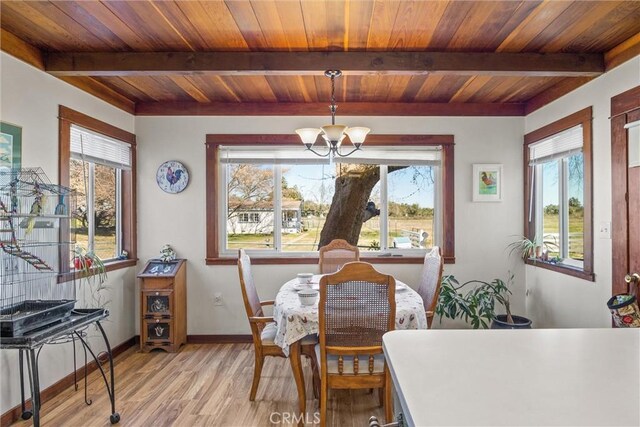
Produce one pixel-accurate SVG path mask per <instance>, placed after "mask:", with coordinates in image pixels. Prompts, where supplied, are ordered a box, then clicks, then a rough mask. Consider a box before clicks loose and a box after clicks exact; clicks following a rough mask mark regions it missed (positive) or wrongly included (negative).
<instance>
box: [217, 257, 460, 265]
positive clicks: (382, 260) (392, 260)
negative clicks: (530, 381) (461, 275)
mask: <svg viewBox="0 0 640 427" xmlns="http://www.w3.org/2000/svg"><path fill="white" fill-rule="evenodd" d="M360 261H364V262H368V263H371V264H422V263H423V262H424V257H415V256H392V257H390V256H384V257H381V256H374V257H361V258H360ZM205 262H206V265H236V264H237V263H238V258H236V257H224V258H206V259H205ZM455 262H456V259H455V257H445V258H444V263H445V264H455ZM251 263H252V264H254V265H260V264H263V265H271V264H273V265H275V264H318V257H317V256H316V257H252V258H251Z"/></svg>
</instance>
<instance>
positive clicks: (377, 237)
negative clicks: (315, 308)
mask: <svg viewBox="0 0 640 427" xmlns="http://www.w3.org/2000/svg"><path fill="white" fill-rule="evenodd" d="M208 137H216V138H221V139H222V141H221V142H220V143H216V144H208V147H207V149H208V157H207V166H208V172H207V173H208V174H210V175H209V176H208V185H211V186H215V191H214V192H211V191H209V190H208V191H207V193H208V194H209V195H210V196H211V195H216V194H219V195H220V196H219V197H217V198H215V199H214V198H213V197H209V199H208V202H207V208H208V219H209V221H208V225H209V226H211V225H212V224H211V221H215V227H216V229H217V230H218V232H215V233H213V235H212V233H211V229H209V232H208V257H207V258H208V262H209V263H225V261H228V260H229V259H232V257H233V256H235V255H236V254H237V250H238V249H239V248H244V249H248V250H251V251H252V255H253V256H255V257H257V258H259V257H263V258H276V257H287V258H296V257H298V258H309V257H314V256H317V250H318V247H319V246H320V245H322V244H326V243H327V239H328V240H331V238H330V236H331V235H332V234H333V233H332V231H333V230H334V229H337V228H339V229H340V233H341V234H340V235H339V236H336V235H334V236H333V237H334V238H337V237H343V236H344V235H345V233H347V234H348V233H352V234H351V236H352V238H353V239H357V244H358V246H359V248H360V250H361V254H362V256H363V257H367V256H370V257H380V259H385V258H386V260H389V262H392V261H391V260H393V259H398V258H401V259H402V261H404V262H407V260H409V259H411V260H412V261H409V262H414V261H415V262H417V261H419V262H422V257H423V256H424V252H425V250H426V249H427V248H429V247H431V246H433V245H439V246H442V247H443V249H444V247H445V246H447V245H449V246H448V247H449V248H450V252H449V253H448V254H447V253H445V257H447V256H448V262H452V261H453V257H452V251H453V245H452V242H453V238H452V235H453V229H452V228H453V227H452V225H453V224H452V221H451V220H449V221H446V220H445V216H447V217H448V218H453V214H452V209H453V200H452V198H453V194H452V192H453V185H452V176H453V174H449V175H448V176H446V177H445V174H444V171H445V166H444V164H445V159H447V160H448V162H450V163H452V160H453V159H452V152H453V144H452V143H451V142H452V141H451V142H450V139H451V140H452V138H450V139H449V137H442V140H443V143H440V144H438V143H437V141H435V142H434V143H432V144H413V145H412V146H393V147H390V146H382V145H380V144H375V143H373V144H372V143H371V142H370V141H367V142H368V145H367V147H365V149H363V150H362V151H361V152H358V153H356V154H354V155H352V156H349V157H347V158H336V159H333V160H329V159H328V158H321V157H317V156H315V155H313V154H312V153H310V152H305V151H304V149H303V147H301V146H300V144H299V142H297V141H295V140H293V139H290V141H291V143H287V142H288V140H287V137H288V135H287V136H281V135H274V136H272V138H273V139H274V144H273V145H271V144H269V145H265V144H259V143H258V142H259V139H262V140H264V137H265V136H260V137H259V138H257V140H253V139H252V138H253V136H250V135H243V136H242V137H244V138H245V141H243V143H237V142H236V141H237V140H238V136H233V138H230V139H229V140H228V141H230V142H228V143H227V144H225V143H224V139H226V138H225V135H219V136H218V135H215V136H213V135H210V136H208ZM384 137H387V139H389V137H391V136H387V135H385V136H384ZM280 138H281V139H280ZM234 139H235V141H234ZM275 141H278V142H279V144H278V143H275ZM292 143H293V144H295V145H294V146H293V147H292V146H291V145H292ZM445 153H446V154H445ZM445 181H446V183H447V185H443V184H444V183H445ZM449 187H451V189H450V192H451V194H450V196H449V197H446V195H445V194H444V193H445V192H446V190H445V188H446V189H449ZM209 188H210V187H209ZM336 191H337V192H338V194H336ZM449 198H450V199H451V200H450V201H449ZM445 200H447V201H448V202H445ZM445 205H446V206H445ZM447 209H449V210H450V211H451V214H445V212H446V210H447ZM212 210H215V212H212ZM218 213H220V214H218ZM213 217H215V219H214V218H213ZM276 219H278V220H276ZM445 224H446V225H445ZM210 228H211V227H210ZM445 228H446V230H445ZM445 235H448V236H451V237H450V238H449V240H448V241H446V239H445V238H444V236H445ZM323 241H324V243H323ZM386 260H385V261H386ZM274 262H276V261H274ZM398 262H401V261H400V260H398Z"/></svg>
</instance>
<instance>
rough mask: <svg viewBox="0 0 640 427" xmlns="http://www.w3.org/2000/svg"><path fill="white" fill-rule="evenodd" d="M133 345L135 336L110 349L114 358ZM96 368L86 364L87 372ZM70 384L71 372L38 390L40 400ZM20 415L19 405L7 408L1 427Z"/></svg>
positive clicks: (80, 373)
mask: <svg viewBox="0 0 640 427" xmlns="http://www.w3.org/2000/svg"><path fill="white" fill-rule="evenodd" d="M138 339H139V337H138ZM134 345H136V337H131V338H129V339H128V340H126V341H125V342H123V343H121V344H119V345H117V346H115V347H113V348H112V349H111V352H112V354H113V357H114V358H115V357H116V356H118V355H119V354H121V353H123V352H125V351H126V350H128V349H129V348H131V347H133V346H134ZM97 368H98V367H97V365H96V362H95V361H92V362H90V363H88V364H87V373H91V372H93V371H95V370H96V369H97ZM76 377H77V378H78V380H80V379H82V378H84V366H83V367H81V368H80V369H78V370H77V371H76ZM72 385H73V372H72V373H70V374H69V375H67V376H66V377H64V378H62V379H61V380H60V381H58V382H56V383H54V384H52V385H51V386H49V387H47V388H46V389H44V390H42V391H40V400H41V402H42V404H44V403H45V402H47V401H48V400H51V399H52V398H53V397H54V396H56V395H57V394H59V393H61V392H62V391H64V390H66V389H67V388H68V387H71V386H72ZM25 387H27V389H26V390H25V393H26V394H29V389H28V384H25ZM27 407H28V408H31V399H27ZM21 415H22V407H21V405H17V406H15V407H13V408H11V409H9V410H8V411H7V412H5V413H4V414H2V417H0V426H2V427H5V426H9V425H10V424H11V423H13V422H15V421H17V420H19V419H20V416H21Z"/></svg>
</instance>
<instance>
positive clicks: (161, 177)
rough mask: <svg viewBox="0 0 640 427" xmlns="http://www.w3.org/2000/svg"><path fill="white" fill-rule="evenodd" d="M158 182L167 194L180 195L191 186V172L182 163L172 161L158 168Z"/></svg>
mask: <svg viewBox="0 0 640 427" xmlns="http://www.w3.org/2000/svg"><path fill="white" fill-rule="evenodd" d="M156 182H157V183H158V187H160V188H161V189H162V190H163V191H165V192H167V193H179V192H181V191H182V190H184V189H185V188H187V184H189V172H188V171H187V168H186V167H185V166H184V165H183V164H182V163H180V162H178V161H175V160H170V161H168V162H164V163H163V164H161V165H160V167H159V168H158V173H156Z"/></svg>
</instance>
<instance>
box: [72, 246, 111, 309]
mask: <svg viewBox="0 0 640 427" xmlns="http://www.w3.org/2000/svg"><path fill="white" fill-rule="evenodd" d="M73 267H74V269H75V270H76V272H79V273H80V279H81V281H82V279H85V281H86V286H82V287H81V289H82V294H83V295H84V296H85V298H84V300H85V302H87V303H88V302H89V299H88V298H87V296H90V298H91V301H92V303H93V305H94V306H96V307H101V308H104V307H105V306H106V305H107V303H108V301H105V300H104V298H103V292H105V291H106V290H107V286H105V285H104V283H105V282H106V280H107V269H106V267H105V265H104V262H103V261H102V259H100V257H99V256H98V255H96V254H95V253H94V252H91V251H88V250H87V249H85V248H84V247H82V246H80V245H76V247H75V249H74V251H73ZM87 294H89V295H87Z"/></svg>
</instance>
